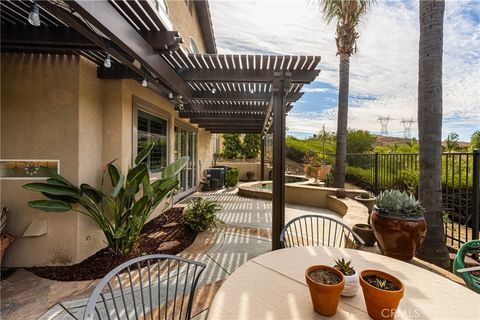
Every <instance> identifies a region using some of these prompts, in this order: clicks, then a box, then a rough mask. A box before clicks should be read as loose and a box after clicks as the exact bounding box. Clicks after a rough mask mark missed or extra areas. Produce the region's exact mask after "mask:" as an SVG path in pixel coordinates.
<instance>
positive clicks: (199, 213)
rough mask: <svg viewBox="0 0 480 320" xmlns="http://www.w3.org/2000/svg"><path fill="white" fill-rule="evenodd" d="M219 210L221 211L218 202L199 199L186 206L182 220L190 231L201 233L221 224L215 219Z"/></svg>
mask: <svg viewBox="0 0 480 320" xmlns="http://www.w3.org/2000/svg"><path fill="white" fill-rule="evenodd" d="M220 210H222V206H221V205H220V204H219V203H218V202H216V201H212V200H208V199H204V198H199V199H197V200H195V201H192V202H190V203H189V204H188V206H187V208H186V209H185V212H184V214H183V220H184V222H185V224H186V225H187V226H189V227H190V228H191V229H192V230H194V231H197V232H202V231H205V230H207V229H209V228H211V227H216V226H217V225H218V224H220V223H222V221H221V220H220V219H219V218H218V217H217V213H218V212H219V211H220Z"/></svg>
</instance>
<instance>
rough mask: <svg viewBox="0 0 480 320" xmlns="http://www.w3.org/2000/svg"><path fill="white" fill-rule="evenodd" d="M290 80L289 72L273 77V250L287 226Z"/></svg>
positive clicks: (276, 74)
mask: <svg viewBox="0 0 480 320" xmlns="http://www.w3.org/2000/svg"><path fill="white" fill-rule="evenodd" d="M289 81H290V73H288V72H287V73H285V72H278V73H277V72H276V73H275V75H274V78H273V183H272V250H278V249H281V248H282V243H281V242H280V233H281V232H282V229H283V227H284V226H285V128H286V119H285V115H286V111H287V110H286V108H287V103H286V101H285V95H286V92H285V89H286V88H288V87H289V85H290V83H289Z"/></svg>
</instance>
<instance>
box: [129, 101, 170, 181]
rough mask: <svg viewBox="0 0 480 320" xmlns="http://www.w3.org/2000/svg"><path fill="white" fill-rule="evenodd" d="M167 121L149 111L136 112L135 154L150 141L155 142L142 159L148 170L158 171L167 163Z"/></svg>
mask: <svg viewBox="0 0 480 320" xmlns="http://www.w3.org/2000/svg"><path fill="white" fill-rule="evenodd" d="M167 127H168V125H167V121H166V120H164V119H162V118H158V117H156V116H154V115H151V114H149V113H146V112H143V111H141V110H138V112H137V154H138V152H140V150H142V149H143V148H144V147H145V145H146V144H147V143H149V142H151V141H153V142H154V143H155V146H154V147H153V149H152V151H151V152H150V155H149V156H148V157H147V158H146V159H145V160H144V163H146V164H147V165H148V168H149V169H150V172H152V173H155V172H160V171H162V170H163V168H165V166H166V165H167Z"/></svg>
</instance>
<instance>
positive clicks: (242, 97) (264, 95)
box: [192, 91, 303, 102]
mask: <svg viewBox="0 0 480 320" xmlns="http://www.w3.org/2000/svg"><path fill="white" fill-rule="evenodd" d="M271 95H272V94H271V92H254V93H250V92H232V91H222V92H215V93H212V92H209V91H195V92H194V93H193V95H192V100H217V101H265V100H269V99H270V96H271ZM302 96H303V92H290V93H289V94H288V95H287V102H295V101H297V100H299V99H300V98H301V97H302Z"/></svg>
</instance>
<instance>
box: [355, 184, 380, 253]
mask: <svg viewBox="0 0 480 320" xmlns="http://www.w3.org/2000/svg"><path fill="white" fill-rule="evenodd" d="M355 200H357V201H358V202H360V203H362V204H363V205H364V206H365V207H367V209H368V218H367V224H364V223H357V224H355V225H354V226H353V231H354V232H355V233H356V234H358V235H359V236H360V238H362V240H363V241H364V242H365V245H366V246H367V247H373V245H374V244H375V242H376V241H377V240H376V239H375V235H374V234H373V229H372V226H371V225H370V214H371V212H372V210H373V207H374V205H375V201H376V200H377V198H376V197H370V194H369V193H368V192H362V193H361V194H360V195H358V196H356V197H355Z"/></svg>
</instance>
